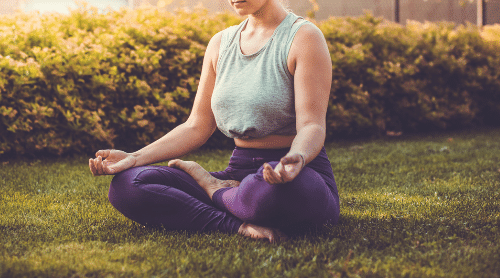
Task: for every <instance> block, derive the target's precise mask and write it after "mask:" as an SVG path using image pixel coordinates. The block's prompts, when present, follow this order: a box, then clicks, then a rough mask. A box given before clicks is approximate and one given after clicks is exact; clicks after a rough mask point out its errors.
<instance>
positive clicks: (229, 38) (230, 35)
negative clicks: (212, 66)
mask: <svg viewBox="0 0 500 278" xmlns="http://www.w3.org/2000/svg"><path fill="white" fill-rule="evenodd" d="M247 21H248V18H247V19H245V20H244V21H242V22H241V23H240V24H238V25H234V26H231V27H228V28H226V29H225V30H223V31H222V36H221V41H220V46H219V59H218V61H217V63H219V61H220V58H221V57H222V56H223V55H224V54H225V52H226V51H227V49H228V48H229V46H230V45H231V44H232V43H233V42H234V40H235V39H236V37H237V36H236V35H237V34H238V32H239V31H240V30H241V28H243V26H245V24H246V23H247ZM217 68H219V67H218V65H217Z"/></svg>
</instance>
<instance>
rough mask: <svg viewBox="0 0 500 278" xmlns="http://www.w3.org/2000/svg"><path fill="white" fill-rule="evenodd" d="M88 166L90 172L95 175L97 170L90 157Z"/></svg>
mask: <svg viewBox="0 0 500 278" xmlns="http://www.w3.org/2000/svg"><path fill="white" fill-rule="evenodd" d="M89 168H90V172H91V173H92V175H93V176H95V175H96V173H97V170H96V168H95V166H94V160H93V159H92V158H91V159H89Z"/></svg>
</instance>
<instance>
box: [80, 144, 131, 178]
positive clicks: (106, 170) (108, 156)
mask: <svg viewBox="0 0 500 278" xmlns="http://www.w3.org/2000/svg"><path fill="white" fill-rule="evenodd" d="M95 156H96V158H93V159H92V158H91V159H89V167H90V172H92V175H94V176H101V175H114V174H117V173H119V172H121V171H124V170H127V169H129V168H132V167H134V166H135V164H136V159H135V157H134V156H133V155H132V154H129V153H126V152H124V151H119V150H100V151H98V152H96V153H95Z"/></svg>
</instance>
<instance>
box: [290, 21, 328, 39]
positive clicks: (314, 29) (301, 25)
mask: <svg viewBox="0 0 500 278" xmlns="http://www.w3.org/2000/svg"><path fill="white" fill-rule="evenodd" d="M293 29H295V30H293ZM292 32H293V33H295V34H294V38H293V44H299V45H309V44H314V43H322V42H324V41H325V36H324V35H323V32H321V30H320V29H319V28H318V26H316V25H315V24H314V23H312V22H310V21H308V20H305V19H303V18H298V19H297V20H296V21H295V22H294V24H293V26H292Z"/></svg>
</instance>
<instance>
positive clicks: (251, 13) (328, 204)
mask: <svg viewBox="0 0 500 278" xmlns="http://www.w3.org/2000/svg"><path fill="white" fill-rule="evenodd" d="M229 1H230V4H231V5H232V7H233V8H234V9H235V11H236V12H237V13H238V14H240V15H247V16H248V18H247V19H246V20H244V21H243V22H242V23H241V24H239V25H237V26H232V27H229V28H227V29H226V30H224V31H222V32H219V33H218V34H216V35H215V36H214V37H213V38H212V39H211V41H210V43H209V44H208V47H207V50H206V54H205V58H204V62H203V68H202V73H201V78H200V83H199V86H198V91H197V94H196V98H195V101H194V105H193V108H192V111H191V114H190V116H189V118H188V120H187V121H186V122H185V123H183V124H181V125H179V126H177V127H176V128H174V129H173V130H172V131H170V132H168V133H167V134H166V135H164V136H163V137H162V138H160V139H158V140H157V141H155V142H153V143H151V144H150V145H148V146H146V147H144V148H142V149H141V150H139V151H137V152H134V153H125V152H123V151H119V150H100V151H98V152H97V153H96V158H94V159H90V160H89V167H90V170H91V172H92V173H93V174H94V175H96V176H97V175H106V174H108V175H109V174H113V175H115V177H114V178H113V181H112V182H111V186H110V189H109V200H110V202H111V204H112V205H113V206H114V207H115V208H116V209H117V210H118V211H120V212H121V213H122V214H123V215H125V216H126V217H128V218H130V219H132V220H134V221H136V222H138V223H140V224H143V225H146V226H163V227H164V228H166V229H169V230H191V231H201V232H208V231H220V232H224V233H239V234H242V235H245V236H249V237H253V238H263V239H268V240H269V241H271V242H274V241H277V240H280V239H282V238H284V237H285V236H286V234H288V233H297V232H303V231H306V230H308V229H310V228H314V227H318V226H322V225H324V224H327V223H330V224H336V223H337V221H338V218H339V197H338V192H337V186H336V184H335V179H334V176H333V173H332V168H331V164H330V161H329V160H328V157H327V155H326V152H325V149H324V147H323V145H324V141H325V128H326V110H327V106H328V99H329V94H330V86H331V82H332V64H331V58H330V54H329V51H328V48H327V45H326V41H325V39H324V36H323V34H322V33H321V31H320V30H319V29H318V28H317V27H316V26H314V25H313V24H312V23H310V22H308V21H306V20H304V19H302V18H300V17H298V16H296V15H295V14H293V13H291V12H287V11H286V10H285V9H284V8H283V6H282V5H281V4H280V2H279V0H245V1H234V0H229ZM216 128H219V129H220V130H221V131H222V132H223V133H224V134H226V135H227V136H229V137H230V138H234V142H235V145H236V148H235V149H234V151H233V153H232V156H231V158H230V161H229V165H228V167H227V168H226V169H225V170H224V171H221V172H207V171H205V169H203V168H202V167H201V166H200V165H199V164H197V163H195V162H191V161H182V160H179V159H175V158H178V157H181V156H183V155H185V154H187V153H189V152H191V151H193V150H195V149H197V148H199V147H200V146H201V145H203V144H204V143H205V142H206V141H207V140H208V138H209V137H210V136H211V135H212V134H213V132H214V131H215V129H216ZM166 160H170V161H169V163H168V166H147V165H149V164H153V163H156V162H161V161H166Z"/></svg>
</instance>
